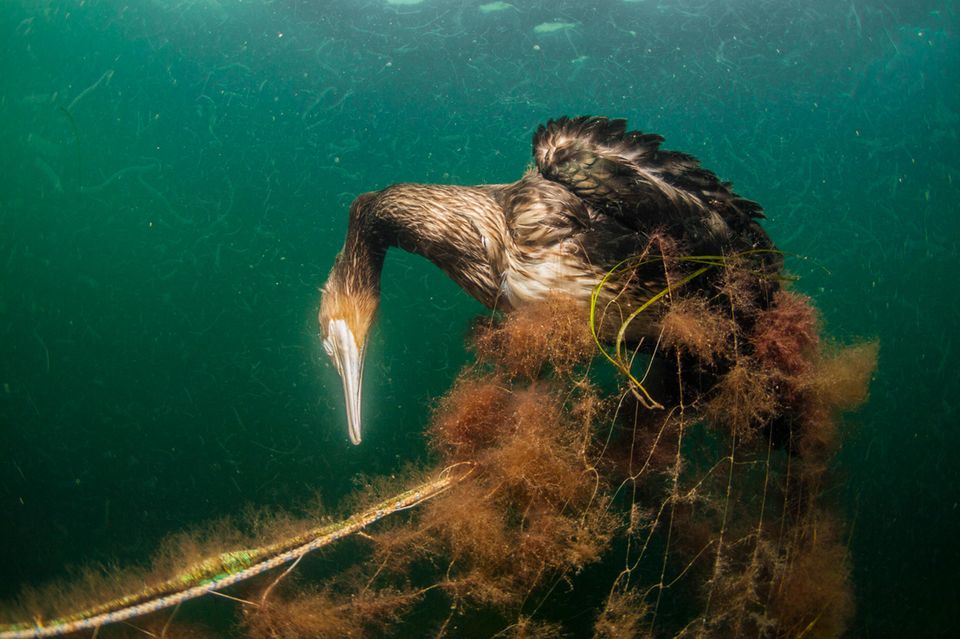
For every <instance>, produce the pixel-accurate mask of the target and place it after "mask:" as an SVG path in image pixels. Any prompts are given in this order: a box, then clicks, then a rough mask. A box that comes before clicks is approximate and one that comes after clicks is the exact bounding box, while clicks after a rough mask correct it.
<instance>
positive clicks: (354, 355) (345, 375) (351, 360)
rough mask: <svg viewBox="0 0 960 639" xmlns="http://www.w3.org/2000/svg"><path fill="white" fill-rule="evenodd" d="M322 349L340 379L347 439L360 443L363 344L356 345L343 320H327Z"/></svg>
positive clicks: (351, 332)
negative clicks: (330, 360) (331, 361)
mask: <svg viewBox="0 0 960 639" xmlns="http://www.w3.org/2000/svg"><path fill="white" fill-rule="evenodd" d="M323 348H324V350H326V351H327V355H329V356H330V358H331V359H332V360H333V363H334V364H336V366H337V371H338V372H339V373H340V379H342V380H343V397H344V399H345V400H346V404H347V428H348V432H349V434H350V441H351V442H352V443H353V444H359V443H360V391H361V385H362V382H363V349H364V347H363V345H358V344H357V340H356V338H355V337H354V336H353V331H351V330H350V327H349V326H347V322H346V321H345V320H342V319H335V320H330V321H329V322H328V323H327V335H326V337H325V338H324V339H323Z"/></svg>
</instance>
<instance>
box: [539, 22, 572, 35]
mask: <svg viewBox="0 0 960 639" xmlns="http://www.w3.org/2000/svg"><path fill="white" fill-rule="evenodd" d="M575 26H577V25H576V24H574V23H573V22H541V23H540V24H538V25H537V26H535V27H534V28H533V32H534V33H554V32H556V31H568V30H570V29H573V28H574V27H575Z"/></svg>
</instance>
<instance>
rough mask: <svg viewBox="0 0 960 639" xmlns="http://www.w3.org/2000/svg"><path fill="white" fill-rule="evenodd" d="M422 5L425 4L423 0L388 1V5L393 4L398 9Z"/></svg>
mask: <svg viewBox="0 0 960 639" xmlns="http://www.w3.org/2000/svg"><path fill="white" fill-rule="evenodd" d="M421 3H423V0H387V4H392V5H394V6H398V7H402V6H407V5H412V4H421Z"/></svg>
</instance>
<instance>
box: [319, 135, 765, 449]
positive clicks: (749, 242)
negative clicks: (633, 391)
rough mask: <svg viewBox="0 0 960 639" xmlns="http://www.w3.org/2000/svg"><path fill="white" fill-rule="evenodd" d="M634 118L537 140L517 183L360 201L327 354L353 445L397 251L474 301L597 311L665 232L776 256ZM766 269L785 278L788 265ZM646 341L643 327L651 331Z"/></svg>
mask: <svg viewBox="0 0 960 639" xmlns="http://www.w3.org/2000/svg"><path fill="white" fill-rule="evenodd" d="M661 140H662V138H660V137H659V136H657V135H651V134H643V133H640V132H636V131H627V130H626V123H625V121H623V120H610V119H607V118H597V117H581V118H573V119H570V118H560V119H558V120H553V121H550V122H549V123H547V124H546V125H545V126H541V127H540V128H539V129H538V130H537V132H536V134H535V135H534V140H533V142H534V160H535V166H533V167H531V168H530V169H528V170H527V172H526V173H525V174H524V175H523V176H522V177H521V179H520V180H518V181H517V182H513V183H510V184H495V185H481V186H449V185H432V184H429V185H428V184H395V185H392V186H389V187H387V188H385V189H383V190H382V191H378V192H371V193H365V194H363V195H361V196H359V197H358V198H357V199H356V200H355V201H354V202H353V204H352V205H351V207H350V217H349V222H348V229H347V237H346V241H345V243H344V247H343V250H342V251H341V252H340V254H339V255H338V256H337V260H336V263H335V264H334V267H333V269H332V271H331V273H330V277H329V278H328V280H327V283H326V284H325V285H324V288H323V297H322V301H321V305H320V312H319V320H320V328H321V331H322V333H323V336H324V346H325V348H326V349H327V352H328V353H329V354H330V355H331V357H332V358H333V360H334V362H335V364H336V365H337V368H338V370H339V372H340V374H341V377H343V383H344V392H345V393H346V396H347V406H348V410H347V413H348V422H350V436H351V440H352V441H353V442H354V443H359V441H360V417H359V415H360V406H359V405H360V386H361V377H362V364H363V350H364V346H365V344H366V338H367V335H368V333H369V330H370V327H371V326H372V324H373V321H374V317H375V314H376V308H377V304H378V300H379V291H380V272H381V270H382V267H383V261H384V257H385V255H386V252H387V250H388V249H389V248H391V247H397V248H401V249H403V250H405V251H408V252H411V253H415V254H418V255H422V256H423V257H425V258H427V259H429V260H430V261H431V262H433V263H434V264H436V265H437V266H439V267H440V268H441V269H442V270H443V271H444V272H446V273H447V274H448V275H449V276H450V277H451V278H452V279H453V280H454V281H455V282H456V283H457V284H458V285H459V286H460V287H461V288H463V289H464V290H465V291H466V292H467V293H468V294H470V295H471V296H473V297H474V298H476V299H477V300H479V301H480V302H482V303H483V304H485V305H487V306H488V307H490V308H495V309H499V310H503V311H507V312H509V311H511V310H513V309H516V308H518V307H520V306H523V305H524V304H528V303H531V302H535V301H538V300H541V299H544V298H545V297H546V296H547V295H549V294H552V293H562V294H565V295H569V296H572V297H574V298H576V299H580V300H583V301H584V302H587V301H589V300H590V297H591V294H592V292H593V290H594V288H595V287H596V286H597V283H598V282H599V281H600V280H601V279H602V278H603V277H604V274H605V273H607V272H608V271H609V270H610V269H611V268H612V267H613V266H615V265H616V264H617V263H619V262H620V261H622V260H624V259H625V258H629V257H631V256H634V255H637V254H639V253H641V252H642V251H644V250H645V249H646V247H648V246H649V244H650V238H651V236H652V235H653V234H655V233H659V234H662V235H664V236H666V237H670V238H671V239H672V240H675V241H676V243H677V244H678V245H679V246H682V247H683V250H684V252H685V253H687V254H690V255H702V254H709V255H726V254H731V253H742V252H745V251H761V252H764V251H767V252H769V250H770V249H772V248H773V245H772V243H771V242H770V240H769V238H768V237H767V235H766V233H764V231H763V229H762V228H761V227H760V226H759V224H757V222H756V218H758V217H762V212H761V209H760V207H759V206H758V205H757V204H755V203H754V202H751V201H749V200H745V199H742V198H740V197H739V196H737V195H736V194H735V193H734V192H733V191H732V190H731V188H730V184H729V183H724V182H721V181H720V180H718V179H717V177H716V176H715V175H714V174H713V173H711V172H709V171H707V170H705V169H703V168H701V167H700V165H699V163H698V162H697V160H695V159H694V158H692V157H690V156H688V155H685V154H682V153H677V152H672V151H661V150H660V149H659V144H660V142H661ZM760 267H761V268H765V269H774V270H778V269H779V262H778V259H777V258H763V259H761V264H760ZM638 275H639V277H634V278H632V279H631V280H630V281H629V282H627V283H626V284H625V285H624V288H623V289H621V290H619V291H616V292H615V293H611V294H610V295H609V296H608V298H609V299H613V297H616V299H617V304H618V306H619V307H621V313H623V312H626V313H629V312H630V311H631V310H632V309H634V308H637V307H638V306H640V305H642V304H643V303H644V302H646V301H647V300H648V299H650V297H651V296H652V295H653V294H655V293H656V292H658V291H660V290H662V289H663V288H664V287H665V286H666V285H667V283H666V281H665V275H664V269H663V267H662V265H661V266H660V267H659V268H648V269H646V270H641V271H640V272H639V273H638ZM638 330H640V331H641V333H642V332H643V330H644V329H643V328H642V327H641V328H640V329H638Z"/></svg>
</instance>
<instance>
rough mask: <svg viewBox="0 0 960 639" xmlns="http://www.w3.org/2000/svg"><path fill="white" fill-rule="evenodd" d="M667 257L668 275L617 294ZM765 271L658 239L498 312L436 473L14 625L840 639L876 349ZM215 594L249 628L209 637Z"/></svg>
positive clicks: (480, 339) (206, 547)
mask: <svg viewBox="0 0 960 639" xmlns="http://www.w3.org/2000/svg"><path fill="white" fill-rule="evenodd" d="M754 257H755V256H754ZM651 260H653V261H652V262H651ZM651 263H653V264H655V265H656V267H657V268H660V269H662V271H663V273H664V274H665V276H666V278H665V279H666V281H667V282H668V286H667V288H666V289H664V290H663V291H662V292H661V293H660V294H658V295H657V296H656V299H655V300H654V301H653V302H651V303H650V304H647V305H644V307H643V308H640V309H636V308H621V307H620V306H619V299H620V297H619V296H618V295H617V291H618V290H620V289H621V288H622V287H624V286H629V284H630V278H631V277H632V276H634V275H635V274H636V272H637V269H638V268H640V266H642V267H643V268H650V266H651ZM756 264H757V260H756V259H753V258H751V257H749V256H734V257H732V258H723V257H716V256H714V257H710V256H701V257H697V258H690V257H683V258H680V257H671V256H670V255H669V254H668V253H665V252H664V251H659V252H658V253H656V257H655V258H649V257H647V258H644V260H640V261H636V262H635V263H633V264H629V263H628V264H624V265H623V267H622V269H621V272H620V273H619V274H617V276H616V277H610V278H607V279H605V280H604V282H602V283H601V284H600V285H599V286H598V294H597V295H595V296H594V299H593V302H592V303H591V304H590V305H584V304H579V303H577V302H575V301H573V300H570V299H566V298H562V297H553V298H549V299H547V300H545V301H544V302H542V303H541V304H538V305H532V306H529V307H526V308H524V309H521V310H519V311H517V312H515V313H512V314H510V315H509V316H507V317H505V318H498V317H494V318H492V319H487V320H483V321H480V322H478V323H477V324H476V326H475V327H474V329H473V331H472V337H471V342H470V343H471V348H472V349H473V351H474V353H475V355H476V357H475V362H474V363H473V364H471V365H470V366H469V367H468V368H467V369H465V370H464V371H462V372H461V374H460V375H459V376H458V378H457V379H456V380H455V381H454V382H453V385H452V387H451V389H450V391H449V392H448V393H447V395H446V396H445V397H443V398H442V399H440V400H439V401H438V402H437V404H436V406H435V409H434V411H433V414H432V416H431V419H430V421H429V425H428V426H427V428H426V433H425V436H426V438H427V441H428V442H429V447H430V450H431V451H432V459H433V465H432V467H429V468H419V469H416V470H411V471H410V472H408V473H407V474H406V475H405V476H404V477H403V478H401V479H397V478H393V479H384V480H383V481H378V482H372V483H371V486H370V487H369V488H368V489H367V490H366V491H365V492H364V493H363V494H361V495H358V496H356V497H355V498H354V502H353V506H351V507H350V508H351V511H352V512H353V513H355V514H353V515H352V516H349V517H344V518H342V519H338V520H319V519H320V516H319V515H318V519H317V520H314V521H312V522H311V521H306V522H305V521H302V520H301V521H298V520H293V519H284V518H283V517H282V516H278V515H276V514H273V515H270V516H269V517H266V518H264V519H266V520H269V525H266V524H262V522H261V523H260V524H258V522H257V521H256V518H254V521H253V522H252V523H250V524H249V525H248V526H247V527H246V532H245V536H244V535H240V534H239V533H237V532H236V529H235V528H231V529H229V530H228V529H224V530H222V531H216V530H214V532H212V533H211V532H208V533H206V535H205V536H204V537H197V536H196V535H189V534H185V535H182V536H179V537H178V538H177V539H175V540H173V541H171V542H170V544H168V547H167V548H166V549H165V550H164V551H163V552H162V553H161V555H162V557H161V559H158V560H157V562H156V564H155V566H154V567H153V568H152V569H149V570H146V569H145V570H143V571H140V572H130V571H120V570H106V571H103V570H101V571H98V572H96V573H95V574H91V575H90V576H89V577H88V578H87V579H86V580H85V581H81V582H80V583H77V584H73V585H70V586H62V585H57V586H50V587H48V588H46V589H39V590H32V591H28V592H25V593H24V595H23V596H22V597H21V600H20V601H19V602H18V603H17V604H14V605H12V606H11V608H10V610H8V611H6V612H5V613H4V618H5V620H7V623H6V625H0V637H3V638H4V639H9V638H13V637H34V636H57V635H64V634H69V633H81V634H78V636H127V635H130V636H142V635H143V634H144V633H146V634H147V635H149V636H161V637H162V636H167V637H174V636H210V635H211V634H214V635H218V634H222V633H223V627H224V626H226V627H228V628H230V632H232V633H234V634H235V635H236V636H250V637H258V638H259V637H365V636H437V637H444V636H450V637H456V636H470V637H474V636H500V637H561V636H594V637H598V638H619V637H737V636H742V637H780V636H791V637H835V636H839V635H840V634H842V632H843V629H844V627H845V625H846V624H847V623H848V622H849V620H850V619H851V616H852V614H853V609H854V591H853V585H852V584H851V582H850V574H849V570H850V566H849V557H848V551H847V548H846V544H845V535H846V534H848V533H849V527H850V526H849V524H848V522H847V521H846V519H845V517H844V512H843V511H842V509H841V508H840V507H839V504H838V503H837V502H836V501H835V499H834V498H833V497H831V495H832V491H831V489H832V488H833V487H834V485H835V482H836V481H837V480H836V478H835V471H834V468H833V467H834V464H833V459H834V456H835V453H836V452H837V450H838V448H839V447H840V445H841V443H842V440H843V436H844V432H845V429H844V427H843V422H842V420H841V415H842V414H843V413H844V412H847V411H851V410H853V409H855V408H856V407H858V406H859V405H861V404H862V403H863V402H864V401H865V399H866V397H867V390H868V384H869V381H870V378H871V376H872V374H873V371H874V367H875V363H876V357H877V350H878V348H877V344H876V343H861V344H854V345H848V346H843V345H839V344H835V343H833V342H831V341H830V340H828V339H827V338H826V337H825V336H824V334H823V331H822V326H821V322H820V320H819V318H818V314H817V312H816V310H815V308H814V307H813V305H812V304H811V302H810V300H809V299H808V298H807V297H805V296H803V295H802V294H800V293H798V292H796V291H793V290H791V288H790V287H789V286H788V283H787V282H785V281H782V280H780V279H777V280H776V281H775V282H771V279H770V277H771V276H770V274H769V273H763V272H761V271H760V270H758V269H757V268H756ZM694 273H695V274H696V275H693V274H694ZM605 289H608V290H605ZM634 321H643V322H645V323H646V326H649V327H653V329H654V330H653V331H652V332H651V333H650V334H649V335H648V336H645V337H640V338H631V337H630V334H631V333H630V331H629V330H628V329H629V326H627V325H628V324H629V323H630V322H634ZM598 348H599V349H601V350H602V352H603V353H602V354H603V357H597V349H598ZM610 364H613V365H612V366H611V365H610ZM320 548H323V552H322V553H316V552H311V551H316V550H318V549H320ZM320 555H322V556H320ZM204 595H210V596H207V597H204ZM201 597H204V598H205V599H206V600H207V602H206V603H204V602H194V601H192V600H194V599H199V598H201ZM214 598H219V599H223V598H228V599H230V600H231V601H232V604H231V606H232V613H231V615H232V616H231V618H230V619H228V620H226V621H221V625H220V626H219V628H214V629H211V628H209V627H208V626H210V617H211V615H209V614H207V613H206V612H205V610H206V609H205V608H204V606H212V605H213V602H211V601H210V600H211V599H214Z"/></svg>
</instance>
